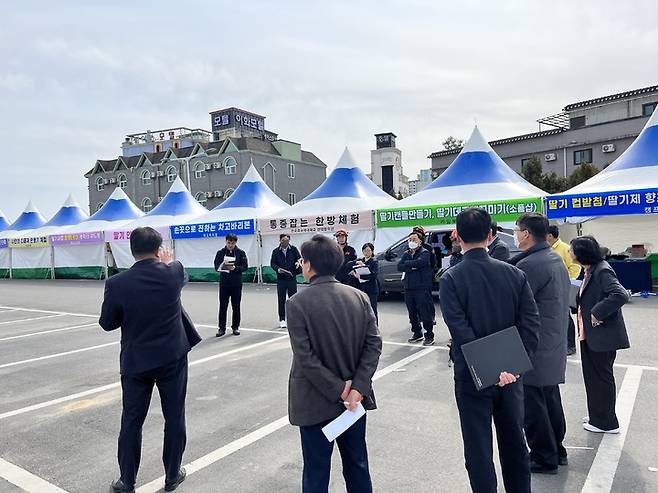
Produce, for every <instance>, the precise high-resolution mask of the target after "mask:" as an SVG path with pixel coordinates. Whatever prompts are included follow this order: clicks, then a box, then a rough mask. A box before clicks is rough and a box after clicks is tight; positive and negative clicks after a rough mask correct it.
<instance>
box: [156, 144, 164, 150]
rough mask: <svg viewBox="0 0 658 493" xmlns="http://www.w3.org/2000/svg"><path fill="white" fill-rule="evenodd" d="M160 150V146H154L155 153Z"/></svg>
mask: <svg viewBox="0 0 658 493" xmlns="http://www.w3.org/2000/svg"><path fill="white" fill-rule="evenodd" d="M161 150H162V147H160V144H156V145H155V152H160V151H161Z"/></svg>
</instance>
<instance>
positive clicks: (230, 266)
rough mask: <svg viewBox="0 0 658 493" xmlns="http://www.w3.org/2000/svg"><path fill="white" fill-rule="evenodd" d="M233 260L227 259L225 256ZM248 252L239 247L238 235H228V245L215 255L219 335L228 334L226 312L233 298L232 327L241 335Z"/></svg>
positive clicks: (235, 334) (236, 334) (234, 331)
mask: <svg viewBox="0 0 658 493" xmlns="http://www.w3.org/2000/svg"><path fill="white" fill-rule="evenodd" d="M227 257H228V258H229V259H231V261H225V260H224V259H225V258H227ZM248 267H249V264H248V262H247V254H246V253H245V252H244V251H243V250H240V249H239V248H238V237H237V236H236V235H234V234H233V233H229V234H227V235H226V246H225V247H224V248H222V249H221V250H219V251H218V252H217V254H216V255H215V270H216V271H219V330H217V337H222V336H223V335H224V334H226V314H227V312H228V302H229V300H231V311H232V312H233V313H232V315H233V317H232V320H231V329H232V330H233V335H234V336H239V335H240V303H241V301H242V273H243V272H245V271H246V270H247V268H248Z"/></svg>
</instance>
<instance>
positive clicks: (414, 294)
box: [398, 233, 434, 346]
mask: <svg viewBox="0 0 658 493" xmlns="http://www.w3.org/2000/svg"><path fill="white" fill-rule="evenodd" d="M422 241H423V240H422V238H421V236H420V234H418V233H411V234H410V235H409V238H408V239H407V245H408V247H409V249H408V250H407V251H406V252H405V253H404V254H403V255H402V258H401V259H400V262H399V263H398V271H400V272H403V274H402V276H403V277H402V285H403V287H404V301H405V303H406V305H407V311H408V312H409V321H410V322H411V333H412V335H411V337H410V338H409V342H419V341H422V340H423V328H424V329H425V336H424V339H425V341H424V342H423V345H424V346H431V345H433V344H434V329H433V318H434V301H433V300H432V282H433V280H434V273H433V272H432V265H431V262H430V253H429V252H428V251H427V250H426V249H425V248H423V243H422ZM421 324H422V325H421Z"/></svg>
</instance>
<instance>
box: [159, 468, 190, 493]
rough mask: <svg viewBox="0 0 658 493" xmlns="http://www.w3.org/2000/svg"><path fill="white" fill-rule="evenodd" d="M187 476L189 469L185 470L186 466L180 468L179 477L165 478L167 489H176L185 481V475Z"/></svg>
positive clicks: (165, 488)
mask: <svg viewBox="0 0 658 493" xmlns="http://www.w3.org/2000/svg"><path fill="white" fill-rule="evenodd" d="M186 476H187V471H186V470H185V468H184V467H181V468H180V471H179V472H178V477H177V478H175V479H172V480H169V479H166V480H165V487H164V490H165V491H174V490H175V489H176V488H178V486H179V485H180V484H181V483H182V482H183V481H185V477H186Z"/></svg>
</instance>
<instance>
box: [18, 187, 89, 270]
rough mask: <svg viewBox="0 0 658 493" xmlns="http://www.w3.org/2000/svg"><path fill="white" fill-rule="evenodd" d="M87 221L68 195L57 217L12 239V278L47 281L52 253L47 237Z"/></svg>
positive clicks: (85, 216)
mask: <svg viewBox="0 0 658 493" xmlns="http://www.w3.org/2000/svg"><path fill="white" fill-rule="evenodd" d="M87 217H89V216H88V215H87V213H86V212H84V211H83V210H82V209H81V208H80V206H79V205H78V203H77V202H76V201H75V199H74V198H73V195H69V196H68V198H67V199H66V201H65V202H64V204H63V205H62V207H61V208H60V209H59V211H57V213H56V214H55V215H54V216H53V217H52V218H51V219H50V220H49V221H48V222H47V223H46V224H44V225H43V226H41V227H40V228H36V229H32V230H30V231H27V232H24V233H22V234H20V235H18V236H16V237H15V238H14V239H13V240H12V242H13V243H16V244H17V246H19V247H18V248H12V260H11V262H12V277H14V278H17V279H18V278H22V279H49V278H51V277H52V276H53V250H52V247H51V246H50V235H52V234H55V233H57V232H59V231H60V230H61V229H62V228H63V227H65V226H71V225H74V224H78V223H80V222H81V221H84V220H85V219H87Z"/></svg>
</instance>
